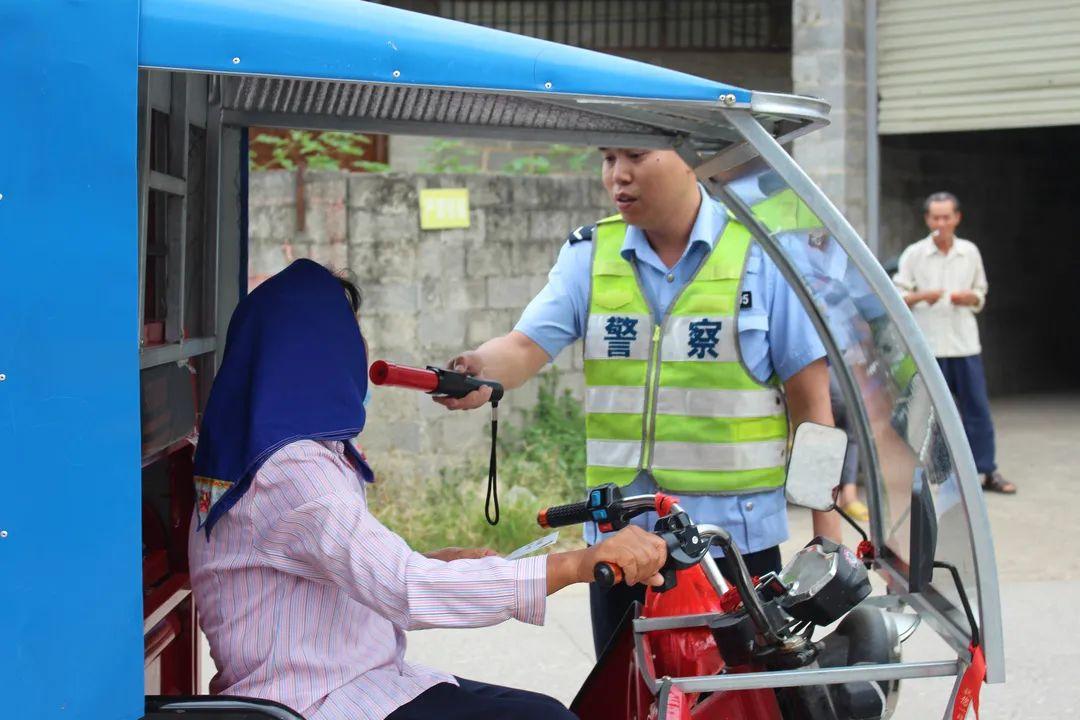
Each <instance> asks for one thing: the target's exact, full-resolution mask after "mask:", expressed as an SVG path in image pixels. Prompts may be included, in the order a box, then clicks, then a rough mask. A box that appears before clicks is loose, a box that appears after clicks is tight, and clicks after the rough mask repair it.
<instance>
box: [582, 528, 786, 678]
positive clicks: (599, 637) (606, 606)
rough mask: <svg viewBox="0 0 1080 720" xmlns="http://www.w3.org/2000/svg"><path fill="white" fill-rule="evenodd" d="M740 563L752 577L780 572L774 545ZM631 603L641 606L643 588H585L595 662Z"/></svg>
mask: <svg viewBox="0 0 1080 720" xmlns="http://www.w3.org/2000/svg"><path fill="white" fill-rule="evenodd" d="M743 560H744V561H745V562H746V569H747V570H749V571H750V575H752V576H753V575H764V574H765V573H769V572H780V546H779V545H774V546H773V547H771V548H766V549H764V550H759V551H758V552H753V553H749V554H747V555H743ZM717 564H718V565H719V566H720V571H721V572H724V575H725V577H726V576H727V573H726V572H725V571H724V564H723V562H721V561H719V560H718V561H717ZM727 581H728V582H729V583H730V582H731V578H727ZM635 601H636V602H639V603H644V602H645V586H644V585H634V586H633V587H627V586H626V585H624V584H623V583H619V584H618V585H616V586H614V587H612V588H610V589H606V590H605V589H604V588H601V587H600V586H598V585H597V584H596V583H592V584H590V585H589V612H590V613H591V615H592V632H593V648H595V650H596V657H597V658H599V657H600V655H601V654H603V652H604V648H605V647H606V646H607V644H608V641H609V640H611V636H612V635H614V634H615V631H616V630H618V629H619V621H620V620H622V618H623V615H625V614H626V611H627V610H629V609H630V605H631V604H633V603H634V602H635Z"/></svg>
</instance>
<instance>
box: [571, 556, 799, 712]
mask: <svg viewBox="0 0 1080 720" xmlns="http://www.w3.org/2000/svg"><path fill="white" fill-rule="evenodd" d="M708 612H722V608H721V601H720V598H718V597H717V596H716V593H715V592H714V591H713V589H712V586H711V585H709V582H708V580H707V579H706V578H705V575H704V573H703V572H702V570H701V568H700V566H694V567H693V568H691V569H689V570H680V571H679V573H678V585H677V586H676V587H675V588H674V589H672V590H669V591H668V592H666V593H657V592H654V591H653V590H651V589H650V590H649V591H648V592H647V593H646V598H645V607H644V610H642V607H641V606H640V605H638V604H636V603H635V605H634V606H633V608H631V610H630V611H629V612H628V613H627V615H626V617H624V618H623V621H622V623H621V624H620V626H619V629H618V631H617V632H616V634H615V637H614V638H613V639H612V641H611V642H610V643H609V644H608V647H607V648H606V649H605V651H604V654H603V655H602V656H601V657H600V659H599V661H597V663H596V666H595V667H594V668H593V670H592V672H591V673H590V674H589V677H588V678H587V679H586V680H585V683H584V684H583V685H582V687H581V690H580V691H579V692H578V694H577V697H576V698H574V702H573V703H572V704H571V706H570V709H571V710H573V712H575V713H576V714H577V716H578V717H579V718H581V720H654V719H655V718H657V717H658V714H659V713H658V703H659V702H661V699H660V698H658V697H657V696H656V695H654V694H653V693H652V691H651V690H650V689H649V687H648V686H647V685H646V684H645V680H644V677H643V675H642V671H643V670H644V671H647V672H648V674H649V675H650V676H652V677H665V676H666V677H688V676H703V675H704V676H708V675H716V674H718V673H720V672H721V671H722V670H724V669H725V667H724V661H723V659H722V658H721V656H720V653H719V651H718V650H717V647H716V642H715V641H714V640H713V637H712V633H711V632H710V631H709V630H708V629H707V628H700V627H698V628H680V629H676V630H663V631H657V632H653V633H649V634H646V635H644V636H643V637H642V638H641V641H642V650H643V652H642V653H641V655H640V657H641V661H642V662H644V663H646V667H639V664H638V663H639V660H638V658H639V656H638V654H636V653H635V651H634V631H633V624H632V620H633V618H635V617H638V616H639V615H642V614H643V615H645V616H647V617H650V618H657V617H671V616H675V615H696V614H700V613H708ZM760 669H761V668H757V667H753V666H742V667H728V668H726V670H727V672H732V673H734V672H753V671H756V670H760ZM662 701H663V702H664V703H665V705H666V707H667V710H668V712H667V714H666V715H665V720H781V715H780V707H779V705H778V704H777V701H776V694H775V693H774V692H773V691H772V690H769V689H759V690H738V691H728V692H715V693H712V694H709V695H707V696H706V697H705V699H704V700H701V699H700V697H699V695H698V694H697V693H692V694H683V693H681V692H680V691H678V690H672V692H671V693H670V694H668V695H667V696H666V697H664V698H663V700H662Z"/></svg>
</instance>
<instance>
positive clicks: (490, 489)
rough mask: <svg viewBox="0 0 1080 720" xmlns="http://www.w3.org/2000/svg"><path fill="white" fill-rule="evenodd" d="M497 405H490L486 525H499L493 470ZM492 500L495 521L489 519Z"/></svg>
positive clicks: (495, 476) (496, 432) (485, 505)
mask: <svg viewBox="0 0 1080 720" xmlns="http://www.w3.org/2000/svg"><path fill="white" fill-rule="evenodd" d="M498 407H499V403H497V402H493V403H491V460H490V462H489V463H488V486H487V499H486V500H485V501H484V518H485V519H486V520H487V521H488V525H498V524H499V484H498V483H499V480H498V476H497V474H496V469H495V447H496V445H495V442H496V439H497V438H498V436H499V415H498V412H497V408H498ZM493 500H494V505H495V519H494V520H493V519H492V518H491V506H492V501H493Z"/></svg>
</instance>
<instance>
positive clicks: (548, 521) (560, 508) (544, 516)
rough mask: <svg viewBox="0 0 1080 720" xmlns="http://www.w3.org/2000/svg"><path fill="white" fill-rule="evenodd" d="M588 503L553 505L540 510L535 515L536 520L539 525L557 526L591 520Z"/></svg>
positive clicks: (546, 526) (545, 526)
mask: <svg viewBox="0 0 1080 720" xmlns="http://www.w3.org/2000/svg"><path fill="white" fill-rule="evenodd" d="M592 519H593V517H592V513H590V512H589V505H588V503H584V502H578V503H570V504H569V505H553V506H552V507H549V508H547V509H546V510H541V511H540V512H539V513H538V514H537V516H536V522H537V524H538V525H540V527H544V528H557V527H564V526H566V525H577V524H579V523H583V522H589V521H590V520H592Z"/></svg>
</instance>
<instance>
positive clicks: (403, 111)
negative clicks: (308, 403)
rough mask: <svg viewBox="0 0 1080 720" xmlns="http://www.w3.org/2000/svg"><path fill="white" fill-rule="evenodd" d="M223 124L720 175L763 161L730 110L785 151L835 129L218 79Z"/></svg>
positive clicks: (754, 98)
mask: <svg viewBox="0 0 1080 720" xmlns="http://www.w3.org/2000/svg"><path fill="white" fill-rule="evenodd" d="M215 77H217V78H218V80H219V82H220V86H221V87H222V94H223V101H222V107H223V109H224V114H223V116H222V119H223V122H224V123H226V124H229V125H237V126H274V127H290V128H306V129H326V130H342V131H353V132H375V133H395V134H404V135H441V136H457V137H476V138H492V139H510V140H526V141H540V142H560V143H565V144H572V145H586V146H599V145H605V144H606V145H614V146H619V147H651V148H670V147H678V146H690V147H692V148H694V150H695V151H697V152H703V153H705V152H707V153H713V154H714V157H713V158H711V159H710V164H709V166H708V170H709V171H710V172H711V174H716V173H718V172H720V171H721V170H723V169H726V167H732V166H735V165H738V164H741V163H743V162H745V161H746V160H749V159H750V158H752V157H754V155H755V154H756V151H755V150H754V147H753V145H752V144H750V143H748V142H747V141H746V140H745V138H743V137H742V136H741V135H740V133H739V132H738V131H737V130H735V129H734V128H733V127H731V126H730V125H728V123H727V121H726V115H725V114H724V113H725V112H727V111H730V110H749V111H750V113H752V114H753V115H754V116H755V117H756V118H757V120H758V121H759V122H760V123H761V124H762V125H763V126H765V127H767V128H768V129H769V132H770V133H772V134H773V136H774V137H776V138H777V139H778V141H779V142H781V143H786V142H790V141H791V140H794V139H795V138H797V137H800V136H802V135H805V134H807V133H809V132H812V131H813V130H815V129H817V128H819V127H822V126H824V125H826V124H828V112H829V105H828V103H826V102H824V101H822V100H818V99H816V98H807V97H800V96H795V95H782V94H776V93H753V94H751V96H750V101H749V102H741V101H738V100H736V98H735V96H734V95H733V94H730V95H725V96H722V97H721V98H720V99H719V100H716V101H692V100H664V99H642V98H629V97H611V96H600V95H573V94H566V93H538V92H527V91H520V90H492V89H487V88H448V87H427V86H418V85H393V84H383V83H371V82H359V81H345V80H319V79H307V78H290V77H274V76H260V75H236V74H219V75H216V76H215Z"/></svg>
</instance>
